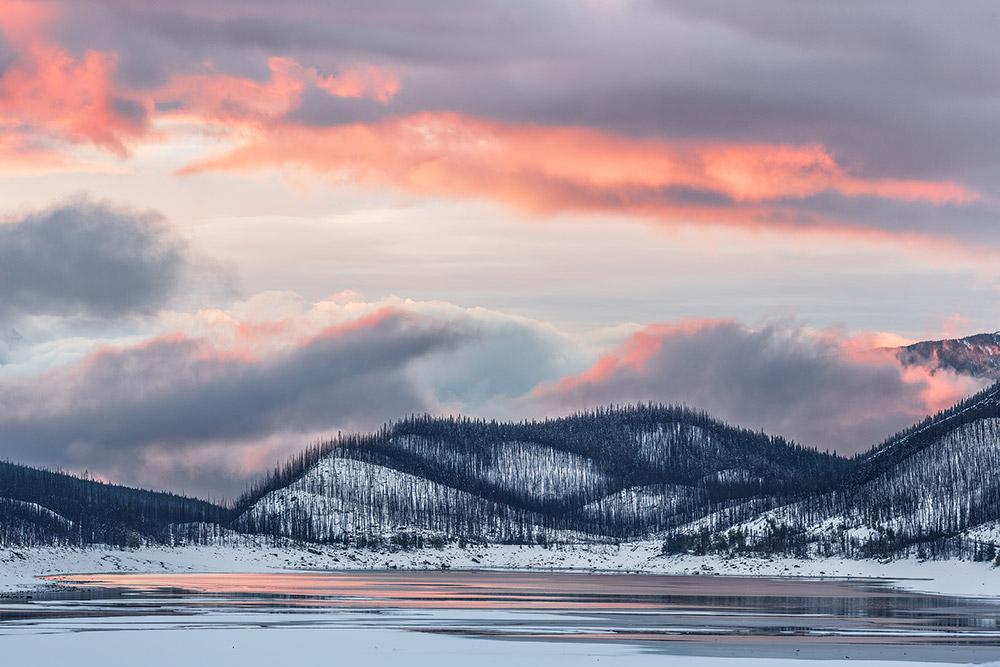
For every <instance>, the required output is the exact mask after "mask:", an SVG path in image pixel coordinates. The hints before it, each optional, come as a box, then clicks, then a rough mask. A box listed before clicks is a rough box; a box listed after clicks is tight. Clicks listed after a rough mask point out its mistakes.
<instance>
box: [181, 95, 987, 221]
mask: <svg viewBox="0 0 1000 667" xmlns="http://www.w3.org/2000/svg"><path fill="white" fill-rule="evenodd" d="M273 167H278V168H284V167H291V168H304V169H307V170H311V171H314V172H317V173H322V174H329V175H331V176H334V177H346V178H350V179H354V180H358V181H360V182H363V183H371V184H375V185H389V186H392V187H396V188H399V189H402V190H405V191H408V192H413V193H418V194H425V195H431V196H445V197H480V198H487V199H491V200H495V201H499V202H502V203H505V204H508V205H511V206H514V207H516V208H519V209H523V210H527V211H530V212H532V213H543V214H547V213H549V214H550V213H559V212H622V213H629V214H638V215H644V216H649V217H655V218H659V219H669V220H674V221H686V220H694V221H711V222H719V223H737V224H746V225H767V224H781V225H789V226H790V225H800V224H802V223H803V222H807V223H809V224H812V225H814V226H821V227H822V226H835V225H838V221H836V220H827V219H823V218H822V217H820V216H818V215H812V214H809V213H805V212H802V211H799V210H797V209H796V208H795V205H794V200H799V199H803V198H806V197H810V196H814V195H819V194H823V193H835V194H838V195H841V196H844V197H857V196H862V195H865V196H873V197H879V198H884V199H893V200H902V201H920V202H926V203H929V204H942V203H967V202H970V201H973V200H975V199H976V198H977V197H978V195H977V194H976V193H975V192H972V191H970V190H968V189H966V188H965V187H963V186H962V185H960V184H958V183H953V182H948V181H941V182H938V181H920V180H886V179H867V178H864V177H862V176H860V175H857V174H853V173H851V172H850V171H848V170H846V169H845V168H843V167H841V166H840V165H839V164H838V163H837V162H836V161H835V160H834V158H833V157H832V156H831V155H830V154H829V153H828V152H827V151H826V150H825V149H824V148H823V147H822V146H819V145H802V146H791V145H770V144H721V143H707V144H697V143H679V142H667V141H660V140H643V139H633V138H626V137H620V136H614V135H610V134H607V133H603V132H600V131H597V130H593V129H588V128H582V127H545V126H534V125H513V124H508V123H501V122H496V121H490V120H484V119H479V118H472V117H468V116H464V115H460V114H454V113H420V114H415V115H411V116H407V117H402V118H394V119H390V120H386V121H382V122H377V123H358V124H351V125H342V126H336V127H307V126H303V125H298V124H291V123H278V124H275V125H273V126H271V127H269V128H267V129H266V131H264V132H262V133H260V134H257V135H255V136H253V137H252V138H251V139H250V140H249V141H248V142H247V143H245V144H243V145H241V146H238V147H236V148H235V149H233V150H231V151H229V152H228V153H225V154H223V155H219V156H217V157H214V158H210V159H206V160H204V161H201V162H198V163H195V164H192V165H190V166H189V167H188V168H187V169H186V170H185V173H196V172H200V171H209V170H226V171H242V170H252V169H260V168H273Z"/></svg>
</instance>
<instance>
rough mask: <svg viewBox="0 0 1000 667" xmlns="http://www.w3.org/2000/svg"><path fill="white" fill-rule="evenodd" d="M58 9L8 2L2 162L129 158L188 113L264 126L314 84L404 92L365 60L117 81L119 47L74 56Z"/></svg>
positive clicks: (331, 91)
mask: <svg viewBox="0 0 1000 667" xmlns="http://www.w3.org/2000/svg"><path fill="white" fill-rule="evenodd" d="M59 9H60V8H59V7H58V6H57V5H55V4H52V3H47V2H25V1H22V0H0V37H2V39H3V41H4V42H5V43H6V44H7V45H8V46H9V47H10V48H11V49H12V51H13V60H12V61H11V62H10V63H9V64H8V65H7V66H6V68H4V69H3V70H2V71H0V159H2V160H3V162H4V163H5V164H6V163H17V162H18V158H19V157H21V156H22V155H23V156H24V157H25V158H26V159H27V160H29V161H30V162H31V163H32V165H34V168H35V170H37V169H38V168H40V166H41V165H59V166H64V165H65V164H67V163H69V162H71V160H68V159H66V158H65V157H62V158H60V157H59V151H60V144H71V145H72V144H89V145H92V146H95V147H97V148H100V149H103V150H106V151H110V152H111V153H113V154H115V155H117V156H119V157H127V156H128V155H129V153H130V149H131V147H132V146H134V145H136V144H138V143H140V142H144V141H149V140H153V139H157V138H159V135H158V134H157V132H156V131H155V123H156V121H157V120H159V119H162V118H176V117H181V118H184V119H187V120H192V121H194V122H197V123H208V124H212V125H219V124H221V125H227V126H228V125H245V124H259V123H261V122H263V121H270V120H274V119H279V118H282V117H283V116H285V115H286V114H288V113H289V112H290V111H292V110H294V109H296V108H298V106H299V104H300V101H301V98H302V94H303V92H304V91H305V90H307V89H308V88H310V87H312V88H315V89H317V90H322V91H324V92H326V93H327V94H328V95H332V96H336V97H349V98H368V99H372V100H376V101H378V102H380V103H383V104H384V103H387V102H388V101H389V100H390V99H391V98H392V97H393V95H395V94H396V92H397V91H398V90H399V85H400V84H399V79H398V77H397V75H396V74H395V73H394V72H390V71H388V70H384V69H381V68H378V67H373V66H357V67H351V68H347V69H345V70H343V71H342V72H339V73H336V74H324V73H321V72H319V71H318V70H317V69H316V68H314V67H306V66H304V65H302V64H300V63H298V62H296V61H295V60H293V59H291V58H283V57H272V58H270V59H269V60H268V67H269V69H270V78H269V79H268V80H267V81H256V80H254V79H250V78H246V77H240V76H232V75H228V74H224V73H219V72H215V71H213V70H211V69H210V70H209V71H208V72H201V73H178V74H176V75H174V76H173V77H171V78H170V79H169V80H168V82H167V83H166V84H165V85H163V86H162V87H159V88H157V89H153V90H143V89H138V90H137V89H128V88H126V87H123V86H121V85H120V84H118V83H117V82H116V81H115V71H116V69H117V66H118V56H117V54H116V53H114V52H110V51H98V50H87V51H85V52H83V53H82V54H80V55H74V54H71V53H69V52H68V51H67V50H66V49H64V48H63V47H62V46H60V45H59V44H57V43H55V42H54V41H53V39H52V38H51V37H50V33H51V31H52V25H51V24H52V23H53V22H55V21H56V20H58V18H59Z"/></svg>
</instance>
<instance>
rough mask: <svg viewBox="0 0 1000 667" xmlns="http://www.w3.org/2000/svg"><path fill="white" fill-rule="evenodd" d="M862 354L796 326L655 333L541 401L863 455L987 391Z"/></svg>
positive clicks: (726, 325)
mask: <svg viewBox="0 0 1000 667" xmlns="http://www.w3.org/2000/svg"><path fill="white" fill-rule="evenodd" d="M860 350H864V347H863V346H862V347H861V348H859V350H858V351H854V352H852V348H851V347H849V346H848V347H845V344H844V342H843V341H842V340H840V339H838V338H835V337H830V336H817V335H814V334H809V333H806V332H804V331H802V330H800V329H797V328H795V327H791V326H782V325H773V326H768V327H764V328H762V329H758V330H754V329H748V328H746V327H744V326H741V325H738V324H735V323H731V322H721V323H705V324H701V325H698V326H694V327H666V328H661V329H658V328H656V327H653V328H650V329H649V330H647V331H645V332H643V333H640V334H637V336H636V337H635V338H633V339H632V340H630V341H629V342H628V343H626V345H625V346H624V347H623V349H622V350H621V351H619V352H618V353H616V354H614V355H613V356H611V357H608V358H606V359H605V360H603V361H602V362H599V363H598V364H597V365H596V366H595V367H594V368H593V369H592V370H591V371H590V372H588V373H586V374H584V375H582V376H578V377H576V378H571V379H569V380H567V381H564V382H563V383H561V384H559V385H552V386H549V387H546V388H544V389H542V390H540V391H538V392H536V395H535V396H533V399H534V400H539V401H541V404H542V405H543V406H545V408H546V409H549V410H551V409H553V408H554V407H559V408H562V409H565V408H573V409H578V408H584V407H591V406H595V405H602V404H606V403H622V402H645V401H657V402H666V403H676V404H684V405H688V406H692V407H695V408H699V409H703V410H706V411H707V412H708V413H709V414H711V415H713V416H715V417H718V418H721V419H724V420H726V421H729V422H731V423H734V424H736V425H739V426H745V427H750V428H761V429H764V430H765V431H767V432H769V433H771V434H778V435H784V436H786V437H790V438H792V439H794V440H796V441H798V442H801V443H803V444H808V445H813V446H818V447H820V448H827V449H832V450H835V451H838V452H841V453H844V454H854V453H856V452H860V451H864V450H866V449H868V448H869V447H871V446H872V445H874V444H876V443H878V442H881V441H882V440H883V439H884V438H886V437H888V436H889V435H891V434H892V433H894V432H896V431H897V430H899V429H901V428H904V427H906V426H909V425H910V424H912V423H914V422H915V421H918V420H919V419H921V418H922V417H923V416H924V415H925V414H926V413H928V412H931V411H935V410H937V409H940V408H943V407H946V405H947V404H948V403H950V402H951V401H954V400H957V399H958V398H961V397H963V396H964V395H965V393H971V392H972V391H974V390H976V389H979V388H981V386H982V383H980V382H978V381H975V380H972V379H970V378H963V377H958V376H955V375H950V374H947V373H939V374H937V375H931V374H929V373H921V372H916V373H912V374H910V375H905V374H904V372H903V370H902V369H901V367H900V366H899V364H898V363H897V362H896V360H895V359H894V358H893V357H892V355H891V354H884V355H883V354H878V353H870V352H861V351H860ZM938 402H943V403H944V405H940V404H938Z"/></svg>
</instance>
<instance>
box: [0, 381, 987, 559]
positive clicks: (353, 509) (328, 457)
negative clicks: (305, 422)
mask: <svg viewBox="0 0 1000 667" xmlns="http://www.w3.org/2000/svg"><path fill="white" fill-rule="evenodd" d="M243 535H257V536H264V537H267V538H276V539H295V540H302V541H306V542H317V543H331V544H348V545H353V546H362V547H363V546H375V545H382V546H390V545H391V546H394V547H395V548H406V547H408V546H411V545H423V544H428V543H429V544H440V543H444V542H448V541H459V542H461V541H476V542H484V543H552V542H588V541H602V542H607V541H614V542H617V541H623V540H635V539H642V540H649V539H662V540H663V541H664V548H665V550H666V551H667V552H672V553H679V552H690V553H708V552H720V553H732V552H741V553H757V554H773V553H784V554H795V555H799V556H816V555H840V556H848V557H859V556H882V555H890V554H897V553H913V554H920V555H928V556H935V555H966V556H969V555H971V556H975V557H983V558H985V557H992V554H993V553H995V551H996V545H995V544H994V542H995V541H1000V384H997V385H995V386H993V387H991V388H989V389H987V390H985V391H983V392H981V393H980V394H978V395H976V396H973V397H971V398H969V399H967V400H965V401H962V402H961V403H959V404H957V405H956V406H954V407H953V408H951V409H950V410H947V411H945V412H942V413H940V414H938V415H935V416H933V417H929V418H928V419H926V420H924V421H923V422H922V423H920V424H917V425H915V426H913V427H911V428H909V429H906V430H905V431H903V432H901V433H899V434H896V435H895V436H893V437H891V438H889V439H887V440H886V441H885V442H884V443H882V444H880V445H878V446H876V447H873V448H872V449H871V450H869V451H868V452H867V453H866V454H864V455H861V456H857V457H855V458H853V459H846V458H843V457H839V456H836V455H833V454H827V453H822V452H818V451H816V450H814V449H810V448H807V447H803V446H800V445H798V444H795V443H792V442H788V441H786V440H784V439H782V438H779V437H772V436H768V435H765V434H762V433H759V432H755V431H749V430H746V429H741V428H738V427H734V426H730V425H727V424H725V423H723V422H720V421H718V420H715V419H713V418H711V417H710V416H708V415H706V414H704V413H701V412H697V411H692V410H688V409H685V408H679V407H672V406H663V405H641V406H627V407H613V408H604V409H599V410H595V411H592V412H586V413H581V414H576V415H572V416H568V417H563V418H558V419H548V420H544V421H525V422H518V423H509V422H498V421H486V420H475V419H466V418H450V417H449V418H438V417H429V416H412V417H409V418H406V419H402V420H400V421H398V422H395V423H393V424H389V425H386V426H385V427H383V428H382V429H380V430H379V431H377V432H375V433H370V434H353V435H339V436H337V437H336V438H333V439H331V440H329V441H327V442H322V443H318V444H316V445H313V446H312V447H309V448H307V449H306V450H304V451H303V452H302V453H301V454H299V455H298V456H296V457H294V458H293V459H292V460H290V461H288V462H287V463H286V464H284V465H282V466H280V467H279V468H277V469H276V470H275V471H274V472H273V473H272V474H270V475H268V476H265V477H263V478H262V479H260V480H259V481H258V482H257V483H256V484H254V485H253V486H252V488H250V489H249V490H248V491H247V493H246V494H244V495H243V496H242V497H241V498H239V499H237V501H236V502H235V503H234V504H233V505H232V506H231V507H222V506H218V505H214V504H211V503H208V502H204V501H201V500H196V499H191V498H185V497H182V496H177V495H173V494H169V493H161V492H150V491H142V490H138V489H130V488H127V487H122V486H116V485H112V484H104V483H101V482H96V481H93V480H88V479H81V478H78V477H73V476H70V475H65V474H60V473H52V472H47V471H42V470H35V469H32V468H27V467H24V466H19V465H15V464H11V463H3V464H0V544H24V545H32V544H53V543H54V544H88V543H104V544H111V545H118V546H127V545H135V544H142V543H161V544H189V543H204V542H218V541H220V540H230V541H231V542H232V543H236V542H239V541H240V540H243V539H244V537H243ZM258 543H259V542H258ZM247 544H250V542H247Z"/></svg>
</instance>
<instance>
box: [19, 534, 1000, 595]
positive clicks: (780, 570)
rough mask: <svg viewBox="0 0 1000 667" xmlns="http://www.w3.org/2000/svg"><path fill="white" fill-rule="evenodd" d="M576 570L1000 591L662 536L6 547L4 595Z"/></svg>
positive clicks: (965, 577) (986, 570)
mask: <svg viewBox="0 0 1000 667" xmlns="http://www.w3.org/2000/svg"><path fill="white" fill-rule="evenodd" d="M440 568H451V569H503V570H526V569H528V570H574V571H584V572H622V573H644V574H673V575H684V574H697V575H728V576H762V577H810V578H816V577H819V578H832V579H845V578H852V579H853V578H861V579H878V580H885V581H886V583H888V584H890V585H892V586H894V587H896V588H899V589H902V590H909V591H916V592H926V593H938V594H943V595H958V596H975V597H992V598H997V599H998V600H1000V568H995V567H993V566H992V565H991V564H989V563H976V562H970V561H956V560H949V561H917V560H914V559H906V560H895V561H889V562H883V561H875V560H849V559H839V558H831V559H811V560H799V559H794V558H773V559H768V558H749V557H748V558H730V559H727V558H721V557H718V556H690V555H687V556H663V555H662V554H661V553H660V542H658V541H650V542H635V543H629V544H622V545H617V546H616V545H601V544H596V545H595V544H591V545H573V546H565V545H564V546H553V547H549V548H546V547H540V546H518V545H490V546H482V545H470V546H466V547H458V546H456V545H449V546H445V547H443V548H440V549H438V548H424V549H414V550H408V551H387V550H381V551H379V550H370V549H357V548H343V547H327V546H306V545H302V546H298V545H295V546H287V545H285V546H265V545H260V546H259V547H254V548H248V547H246V546H184V547H143V548H139V549H133V550H119V549H110V548H100V547H86V548H70V547H35V548H3V549H0V596H3V597H16V596H18V595H19V594H22V593H27V592H31V591H33V590H39V589H40V588H45V587H50V586H53V585H54V584H51V583H48V582H46V581H44V580H42V579H39V577H42V576H45V575H53V574H68V573H109V572H265V571H295V570H364V569H373V570H377V569H414V570H421V569H440Z"/></svg>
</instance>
